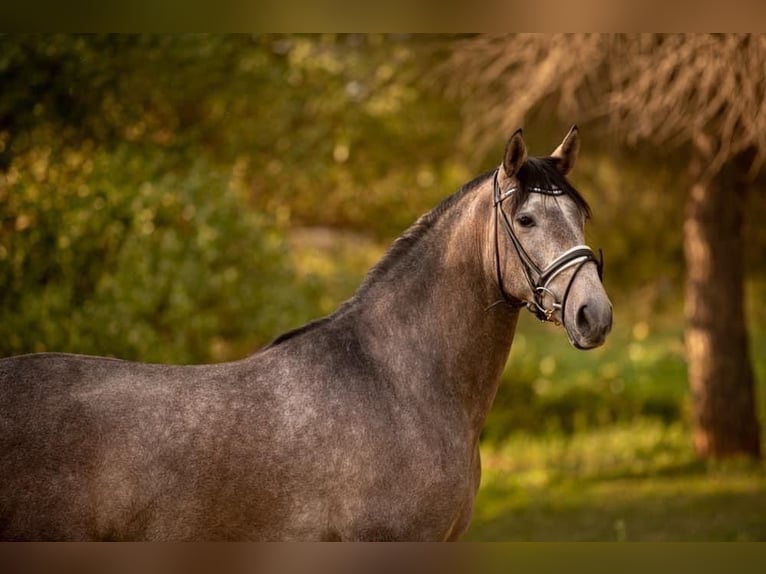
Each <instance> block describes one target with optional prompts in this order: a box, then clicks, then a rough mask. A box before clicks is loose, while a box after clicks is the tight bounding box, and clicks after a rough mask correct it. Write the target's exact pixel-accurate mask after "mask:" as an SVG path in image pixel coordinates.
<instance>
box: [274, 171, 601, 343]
mask: <svg viewBox="0 0 766 574" xmlns="http://www.w3.org/2000/svg"><path fill="white" fill-rule="evenodd" d="M557 162H558V160H557V159H556V158H554V157H529V158H527V161H526V162H525V163H524V165H522V166H521V168H520V169H519V172H518V174H517V178H518V180H519V184H520V186H519V189H518V192H517V193H514V194H513V195H512V196H511V198H509V199H510V201H511V202H512V203H511V211H512V212H514V211H515V210H517V209H518V208H519V207H520V206H521V205H523V204H524V202H525V201H526V200H527V198H528V197H529V194H530V193H533V189H534V188H539V189H548V190H561V192H563V194H564V195H566V196H568V197H570V198H572V200H573V201H574V202H575V204H576V205H577V207H578V208H579V209H580V210H581V212H582V213H583V214H584V215H585V216H586V217H590V214H591V211H590V207H589V206H588V203H587V202H586V201H585V199H584V198H583V196H582V195H580V192H578V191H577V190H576V189H575V188H574V186H573V185H572V184H571V183H569V181H567V179H566V177H564V175H563V174H562V173H561V171H560V170H559V169H558V166H557ZM494 173H495V170H494V169H493V170H490V171H487V172H485V173H483V174H481V175H479V176H478V177H476V178H474V179H472V180H471V181H469V182H468V183H466V184H464V185H463V186H462V187H461V188H460V189H459V190H458V191H456V192H455V193H453V194H452V195H450V196H449V197H447V198H445V199H444V200H443V201H442V202H441V203H439V204H438V205H437V206H436V207H435V208H433V209H432V210H431V211H429V212H428V213H426V214H425V215H422V216H421V217H420V218H419V219H418V220H417V221H416V222H415V223H413V224H412V225H411V226H410V227H409V228H408V229H407V230H406V231H405V232H404V233H402V234H401V235H400V236H399V237H398V238H397V239H396V241H394V243H393V245H391V247H390V248H389V250H388V251H387V252H386V254H385V255H384V256H383V257H382V258H381V259H380V261H378V263H377V264H376V265H375V266H374V267H372V269H370V271H368V272H367V275H366V276H365V278H364V280H363V281H362V284H361V285H360V286H359V288H358V289H357V290H356V293H354V295H353V296H352V297H351V298H350V299H348V300H347V301H345V302H344V303H342V304H341V305H340V306H339V307H338V308H337V309H336V310H335V312H333V313H332V314H330V315H327V316H326V317H322V318H320V319H316V320H314V321H311V322H309V323H306V324H305V325H303V326H301V327H298V328H296V329H293V330H291V331H287V332H286V333H283V334H282V335H279V336H278V337H276V338H275V339H274V340H273V341H272V342H271V343H269V344H268V345H267V346H266V347H265V348H269V347H274V346H276V345H279V344H280V343H283V342H285V341H288V340H290V339H293V338H295V337H297V336H298V335H302V334H304V333H306V332H309V331H313V330H314V329H316V328H317V327H320V326H322V325H324V324H326V323H327V322H329V321H331V320H332V319H334V318H337V317H339V316H341V315H343V314H344V313H346V312H347V311H348V310H350V309H351V308H353V307H354V306H355V304H356V303H358V302H359V301H360V300H361V299H362V298H363V297H364V296H365V295H366V294H367V292H368V291H369V290H370V288H371V287H372V285H374V284H375V283H376V282H378V281H379V280H380V279H381V278H382V277H384V276H385V275H387V274H388V273H389V272H390V271H391V270H392V269H393V268H394V267H395V266H396V265H397V264H398V263H399V262H400V261H401V260H402V259H403V258H404V257H405V256H406V255H407V254H408V253H409V252H410V251H411V250H412V249H413V248H414V247H415V246H416V245H418V244H419V243H420V241H421V240H422V239H423V238H424V237H425V236H426V235H427V234H428V232H429V231H430V230H431V229H433V227H434V225H435V224H436V222H437V221H439V220H440V219H441V218H442V217H443V216H444V215H445V214H446V213H448V212H449V211H451V209H452V208H453V207H454V206H455V205H456V204H458V203H459V202H460V200H461V199H463V197H465V196H466V195H467V194H469V193H470V192H472V191H474V190H475V189H476V188H478V187H479V186H481V184H483V183H484V182H485V181H487V180H488V179H489V178H491V177H493V176H494Z"/></svg>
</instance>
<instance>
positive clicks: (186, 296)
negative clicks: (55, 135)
mask: <svg viewBox="0 0 766 574" xmlns="http://www.w3.org/2000/svg"><path fill="white" fill-rule="evenodd" d="M25 159H26V160H28V162H27V163H22V162H20V161H15V162H14V163H13V167H12V168H11V169H10V170H9V171H8V172H7V173H6V174H5V175H3V176H0V182H1V183H0V198H2V205H3V211H4V217H5V218H6V221H8V222H9V223H10V225H6V226H4V227H3V229H2V232H0V294H1V295H0V312H1V313H2V317H3V320H2V322H0V341H2V343H1V344H2V351H3V353H5V354H12V353H21V352H27V351H42V350H59V351H62V350H71V351H77V352H82V353H96V354H117V355H119V356H121V357H125V358H133V359H143V360H148V361H180V362H194V361H209V360H221V359H224V358H228V356H229V355H230V354H232V353H233V352H234V351H237V352H238V353H240V354H241V353H242V349H233V350H230V349H229V347H228V346H229V345H231V344H242V343H248V344H250V345H254V344H256V343H264V342H265V341H266V340H267V338H268V337H269V335H268V334H269V333H274V332H277V331H279V330H280V329H285V328H287V327H289V326H290V325H291V324H292V322H293V321H295V320H296V315H298V316H300V315H301V314H302V313H306V310H305V309H302V308H301V304H302V303H303V302H304V300H305V297H297V298H293V297H291V296H290V295H291V294H295V293H296V292H299V291H300V287H299V286H296V287H294V288H293V289H292V291H285V289H284V286H285V285H289V284H291V283H293V281H294V276H293V273H292V271H291V269H290V267H289V265H288V258H287V250H286V245H285V243H284V240H283V239H282V235H281V233H280V232H279V231H278V230H277V228H276V227H275V226H274V225H273V224H272V223H270V222H269V221H268V219H266V218H264V217H263V216H261V215H259V214H257V213H256V212H254V211H252V210H249V209H246V202H245V200H244V198H243V197H242V192H241V190H237V188H236V186H234V185H233V184H232V182H231V181H229V180H228V178H227V177H222V176H221V175H220V174H217V173H216V172H215V170H214V169H211V167H210V166H209V165H206V164H205V163H204V162H199V163H197V164H195V165H193V166H189V168H188V170H187V171H186V173H184V174H183V175H175V174H172V173H171V174H167V175H161V174H159V173H156V172H154V171H153V168H154V166H152V161H151V158H143V157H141V156H138V155H136V153H135V150H129V149H117V150H112V151H110V152H109V153H104V152H103V151H96V150H88V149H86V150H82V151H76V150H74V149H72V148H68V149H67V150H65V151H64V152H61V153H59V152H58V150H57V151H56V152H54V151H51V150H46V151H44V152H40V153H39V154H29V155H27V156H25ZM63 182H66V185H63ZM213 194H215V195H213ZM211 198H213V199H212V200H211ZM309 287H310V285H306V286H305V288H304V290H303V291H304V292H305V293H308V291H307V288H309ZM296 299H297V300H296ZM296 306H297V308H296ZM240 340H243V341H240Z"/></svg>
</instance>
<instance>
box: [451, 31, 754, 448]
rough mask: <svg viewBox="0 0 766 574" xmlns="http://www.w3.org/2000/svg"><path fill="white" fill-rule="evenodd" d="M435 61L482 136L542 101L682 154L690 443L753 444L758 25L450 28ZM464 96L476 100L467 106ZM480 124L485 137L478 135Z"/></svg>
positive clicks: (628, 138) (474, 133)
mask: <svg viewBox="0 0 766 574" xmlns="http://www.w3.org/2000/svg"><path fill="white" fill-rule="evenodd" d="M455 44H456V45H455V46H454V50H453V52H452V55H451V57H450V58H449V61H448V65H447V69H449V70H459V71H460V74H459V83H458V82H455V83H454V84H453V85H452V89H453V91H454V93H455V94H457V95H458V96H463V95H465V96H468V95H469V94H470V97H466V98H465V100H466V102H467V103H466V106H467V107H468V111H469V113H471V112H474V113H472V122H471V123H470V125H469V126H468V129H467V132H466V137H468V138H469V139H471V140H472V141H475V142H477V143H478V144H479V145H485V146H486V145H488V142H489V138H491V139H494V138H496V137H498V133H497V131H498V129H501V130H502V131H503V132H510V131H512V129H514V128H515V127H516V126H518V125H521V124H522V123H523V119H524V118H525V116H527V115H528V114H530V112H532V111H533V110H535V109H539V108H540V107H541V106H542V105H555V106H556V110H557V111H558V113H559V114H560V115H562V116H564V117H570V118H571V117H576V118H577V120H578V122H580V123H588V122H590V123H592V124H593V125H599V126H606V127H607V128H609V131H610V132H611V133H612V134H614V135H616V136H617V137H618V138H619V139H621V140H622V142H623V143H624V144H628V145H633V144H636V143H639V142H647V143H652V144H654V146H655V149H657V150H658V151H660V152H661V153H665V154H667V153H669V152H672V153H674V154H675V155H676V157H680V158H684V161H686V162H687V166H688V167H687V171H686V181H687V185H686V188H687V193H686V209H685V223H684V226H683V243H684V255H685V260H686V281H685V315H686V321H687V326H686V349H687V357H688V363H689V381H690V386H691V389H692V397H693V411H694V413H693V422H694V444H695V448H696V450H697V452H698V454H699V455H700V456H702V457H726V456H730V455H736V454H746V455H750V456H753V457H759V456H760V452H761V450H760V448H761V447H760V432H759V427H758V421H757V416H756V409H755V399H754V394H755V391H754V386H755V385H754V375H753V369H752V365H751V361H750V357H749V352H748V332H747V324H746V321H745V310H744V304H743V291H744V287H743V278H744V264H743V259H744V258H743V252H744V239H743V231H742V229H743V225H742V223H743V221H744V217H745V213H744V211H745V204H746V203H745V202H746V197H747V194H748V191H749V188H751V187H752V186H753V181H754V177H755V176H756V175H757V174H758V173H759V172H760V170H761V168H762V166H763V163H764V158H766V107H765V106H764V102H765V101H766V77H765V76H764V73H765V70H766V37H764V36H751V35H655V34H640V35H601V34H591V35H587V34H571V35H555V36H543V35H509V36H477V37H471V38H467V39H460V40H456V42H455ZM472 106H475V108H474V107H472ZM484 137H486V138H488V139H484Z"/></svg>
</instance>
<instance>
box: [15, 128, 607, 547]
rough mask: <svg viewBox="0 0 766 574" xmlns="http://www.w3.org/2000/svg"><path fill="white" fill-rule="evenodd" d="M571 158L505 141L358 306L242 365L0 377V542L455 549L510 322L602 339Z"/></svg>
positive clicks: (345, 307)
mask: <svg viewBox="0 0 766 574" xmlns="http://www.w3.org/2000/svg"><path fill="white" fill-rule="evenodd" d="M578 148H579V134H578V131H577V129H576V128H573V129H572V130H571V131H570V132H569V134H568V135H567V136H566V137H565V139H564V141H563V142H562V144H561V145H560V146H559V147H558V148H557V149H556V151H555V152H554V153H553V154H552V155H551V156H548V157H527V152H526V147H525V145H524V141H523V139H522V135H521V131H518V132H516V133H515V134H514V135H513V136H512V137H511V138H510V140H509V141H508V144H507V146H506V150H505V154H504V157H503V160H502V163H501V164H500V166H499V167H498V168H497V169H496V170H493V171H492V172H489V173H486V174H484V175H482V176H480V177H478V178H476V179H475V180H473V181H472V182H470V183H468V184H466V185H465V186H463V187H462V188H461V189H460V190H459V191H458V192H457V193H455V194H454V195H452V196H450V197H448V198H447V199H445V200H444V201H443V202H442V203H441V204H440V205H439V206H437V207H436V208H435V209H434V210H432V211H431V212H430V213H428V214H426V215H424V216H422V217H421V218H420V219H419V220H418V221H417V222H416V223H415V224H414V225H413V226H412V227H410V228H409V229H408V230H407V231H406V232H405V233H404V234H403V235H402V236H401V237H400V238H399V239H398V240H397V241H396V242H395V243H394V245H393V246H392V248H391V249H390V250H389V252H388V253H387V254H386V256H385V257H384V258H383V259H382V260H381V261H380V262H379V263H378V264H377V265H376V266H375V267H374V268H373V269H372V270H371V271H370V273H369V274H368V275H367V277H366V279H365V280H364V282H363V283H362V285H361V287H360V288H359V289H358V291H357V292H356V294H355V295H354V296H353V297H352V298H351V299H350V300H348V301H346V302H345V303H343V304H342V305H341V306H340V307H339V308H338V309H337V310H336V311H335V312H334V313H333V314H331V315H329V316H327V317H325V318H322V319H319V320H317V321H315V322H312V323H309V324H308V325H306V326H304V327H301V328H299V329H296V330H294V331H291V332H289V333H286V334H284V335H281V336H280V337H278V338H276V339H275V340H274V341H273V342H272V343H271V344H269V345H268V346H267V347H265V348H263V349H261V350H260V351H258V352H256V353H254V354H252V355H250V356H248V357H246V358H244V359H242V360H239V361H235V362H230V363H222V364H213V365H196V366H172V365H159V364H145V363H135V362H128V361H121V360H116V359H110V358H102V357H89V356H81V355H70V354H59V353H42V354H33V355H24V356H18V357H11V358H7V359H3V360H0V475H1V478H0V538H2V539H5V540H454V539H457V538H458V537H459V536H460V535H461V534H462V533H463V532H464V531H465V530H466V528H467V526H468V524H469V521H470V517H471V513H472V508H473V501H474V496H475V494H476V491H477V489H478V486H479V476H480V463H479V450H478V444H479V435H480V432H481V429H482V426H483V424H484V421H485V419H486V416H487V413H488V412H489V409H490V407H491V405H492V401H493V398H494V396H495V392H496V390H497V385H498V381H499V378H500V374H501V371H502V370H503V367H504V365H505V362H506V360H507V357H508V353H509V351H510V348H511V342H512V340H513V335H514V331H515V329H516V323H517V320H518V317H519V313H520V310H521V309H523V308H524V307H525V306H526V307H529V308H530V310H532V311H533V312H534V313H535V314H536V315H537V316H538V317H539V318H541V319H542V320H545V321H552V322H556V323H560V324H562V325H563V326H564V328H565V330H566V333H567V335H568V337H569V339H570V341H571V342H572V344H573V345H574V346H575V347H577V348H580V349H589V348H593V347H596V346H598V345H601V344H602V343H603V342H604V339H605V337H606V335H607V333H608V332H609V330H610V328H611V321H612V312H611V305H610V302H609V299H608V298H607V295H606V293H605V292H604V289H603V287H602V284H601V280H600V273H601V262H600V260H599V259H597V258H596V257H595V256H594V254H593V252H592V251H591V250H590V248H588V247H587V246H585V245H583V226H584V223H585V220H586V218H587V217H588V214H589V209H588V206H587V204H586V203H585V201H584V200H583V198H582V196H581V195H580V194H579V193H578V192H577V191H576V190H575V189H574V187H572V185H571V184H570V183H569V182H568V181H567V179H566V174H567V173H568V172H569V170H570V169H571V168H572V166H573V165H574V161H575V158H576V156H577V151H578Z"/></svg>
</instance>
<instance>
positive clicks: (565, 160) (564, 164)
mask: <svg viewBox="0 0 766 574" xmlns="http://www.w3.org/2000/svg"><path fill="white" fill-rule="evenodd" d="M579 151H580V130H578V129H577V126H572V127H571V128H570V129H569V133H568V134H567V135H566V137H565V138H564V141H562V142H561V144H560V145H559V147H557V148H556V150H555V151H554V152H553V153H552V154H551V157H555V158H556V159H557V160H558V161H557V162H556V164H557V165H558V168H559V171H561V173H563V174H564V175H566V174H568V173H569V172H570V171H572V168H573V167H574V164H575V160H576V159H577V154H578V152H579Z"/></svg>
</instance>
